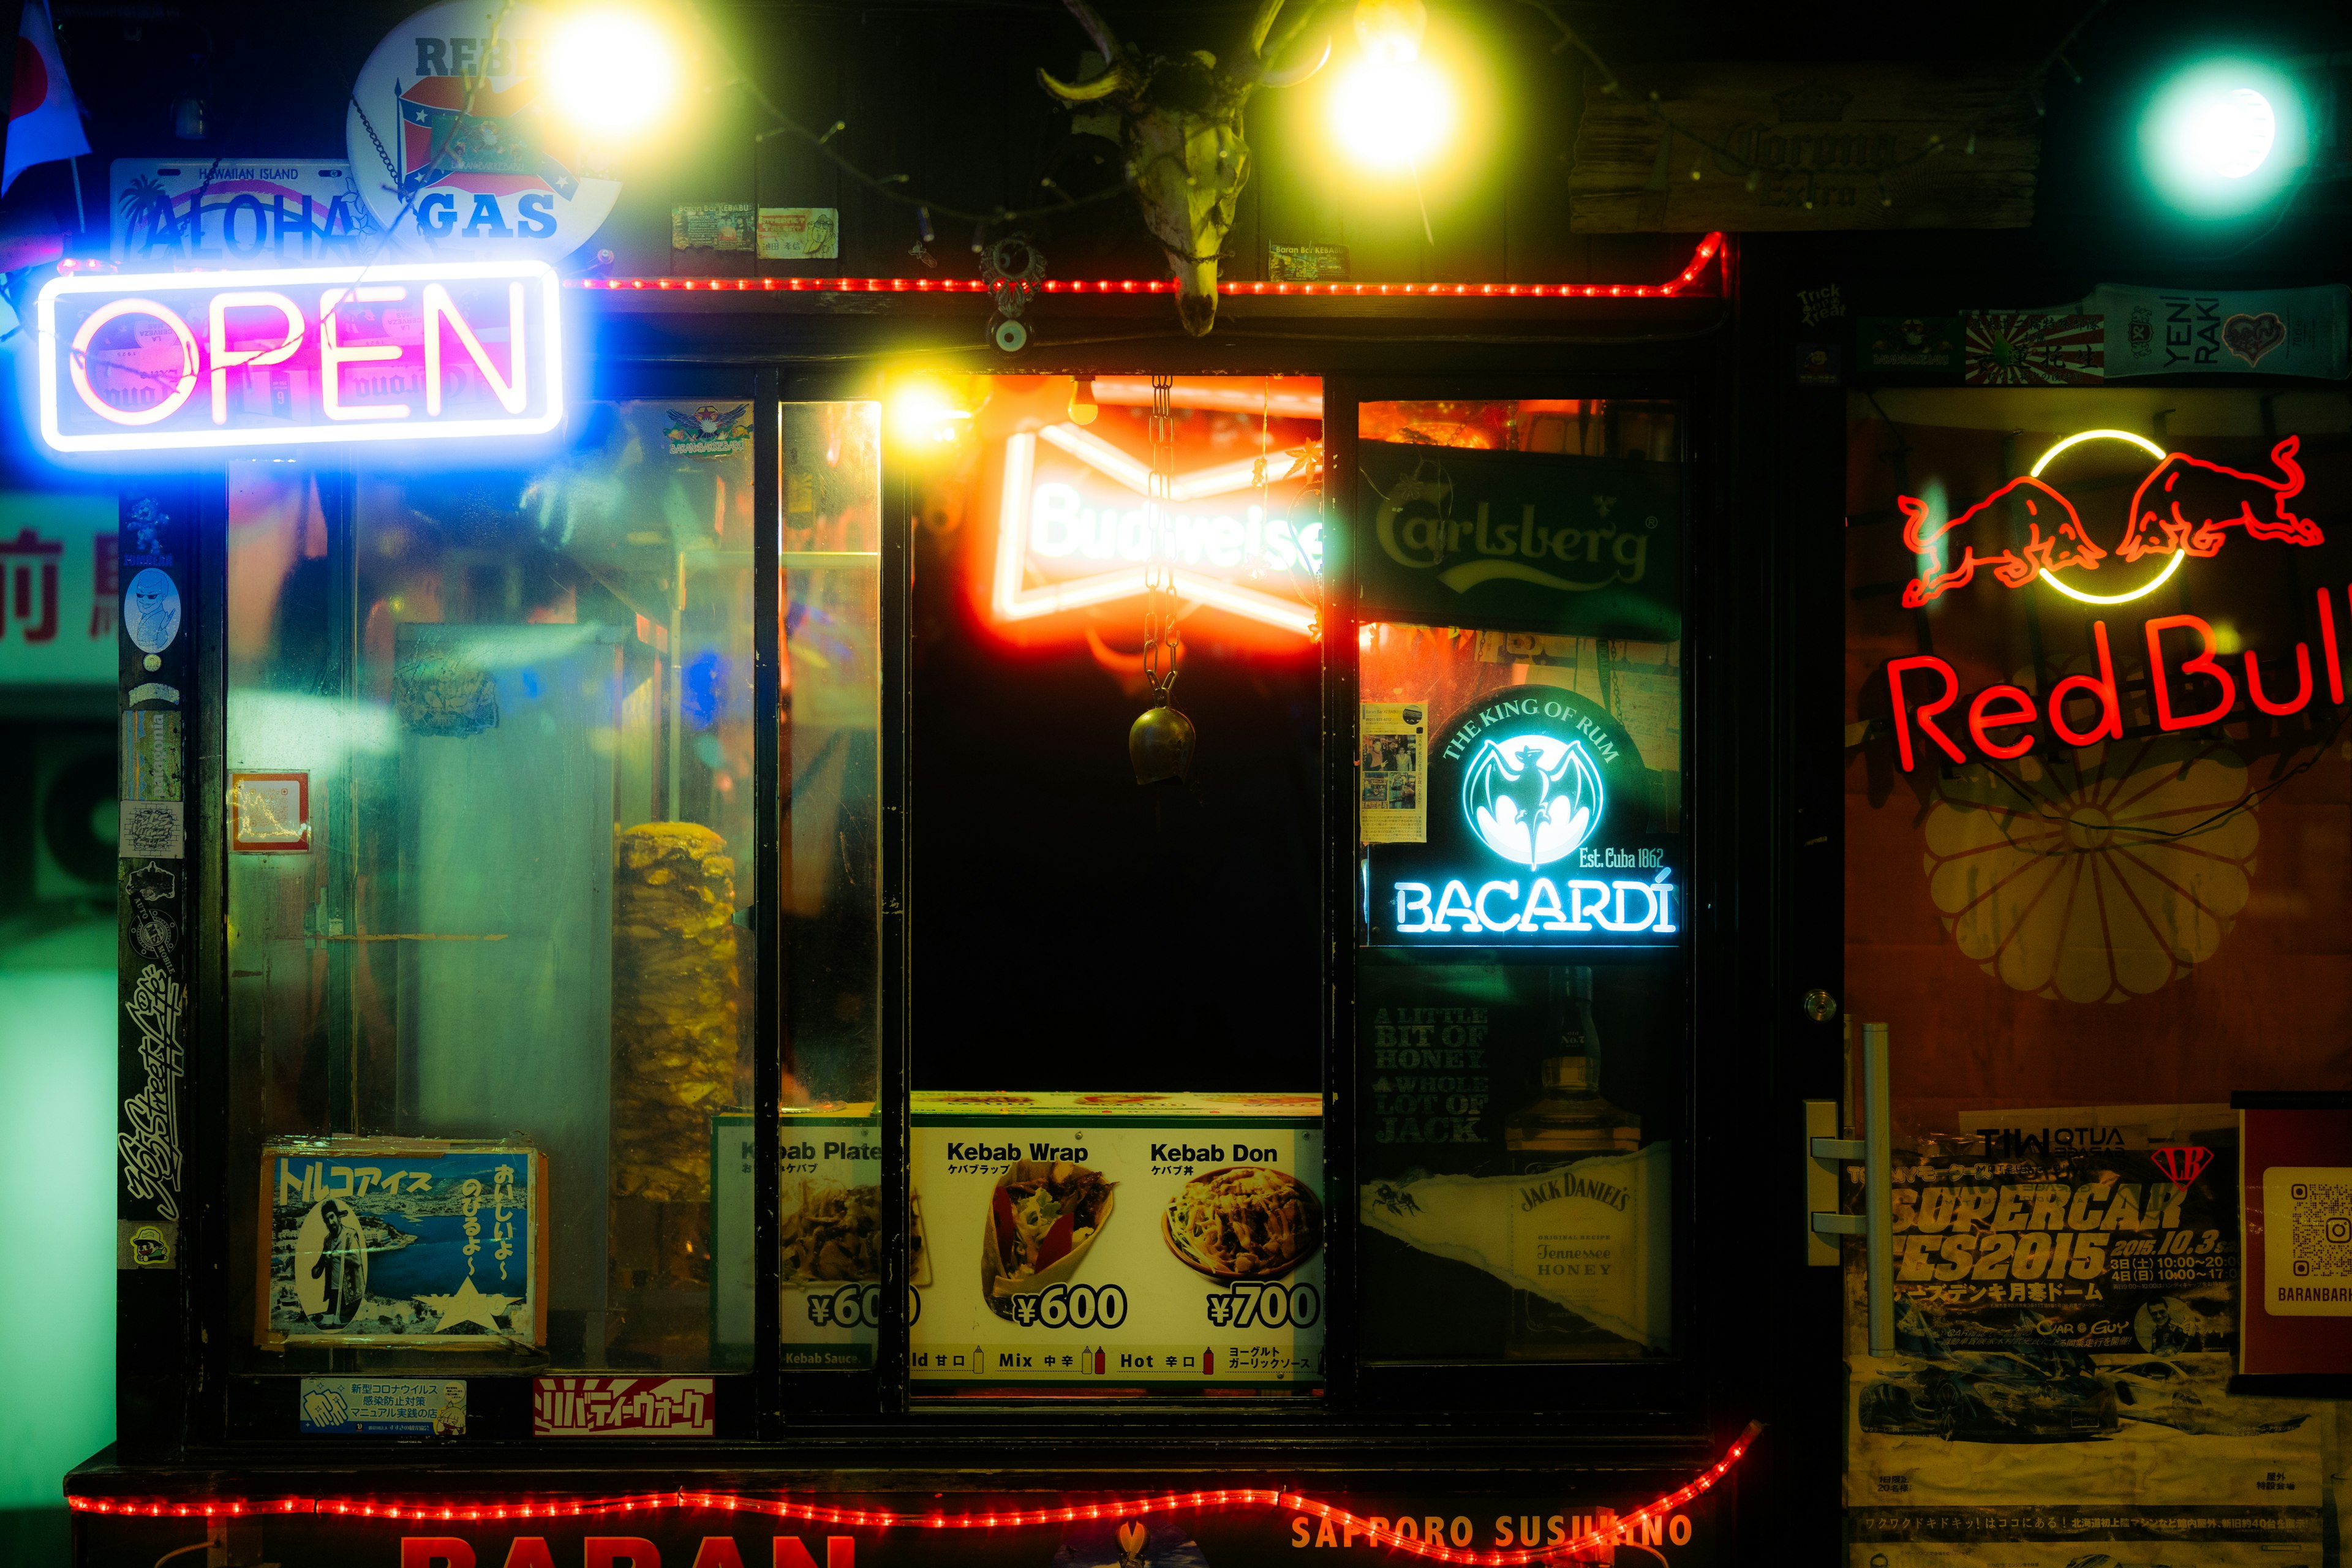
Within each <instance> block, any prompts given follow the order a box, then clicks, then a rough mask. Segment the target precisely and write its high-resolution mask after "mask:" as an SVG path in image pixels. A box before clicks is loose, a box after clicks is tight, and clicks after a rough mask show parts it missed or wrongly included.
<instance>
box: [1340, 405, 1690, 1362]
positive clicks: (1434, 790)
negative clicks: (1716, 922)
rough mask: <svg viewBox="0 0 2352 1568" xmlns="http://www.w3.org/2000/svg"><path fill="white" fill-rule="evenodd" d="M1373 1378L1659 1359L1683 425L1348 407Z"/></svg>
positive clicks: (1675, 909) (1552, 410)
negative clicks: (1426, 1368)
mask: <svg viewBox="0 0 2352 1568" xmlns="http://www.w3.org/2000/svg"><path fill="white" fill-rule="evenodd" d="M1357 427H1358V437H1359V446H1358V470H1359V471H1358V474H1357V476H1356V486H1357V490H1356V502H1357V527H1358V533H1357V540H1356V548H1355V552H1354V554H1355V559H1356V565H1357V577H1358V596H1359V602H1360V607H1361V615H1362V617H1363V618H1362V622H1361V624H1360V626H1359V628H1358V633H1357V637H1358V645H1359V647H1358V654H1359V666H1358V668H1359V694H1360V699H1361V703H1362V707H1361V712H1360V720H1359V731H1358V755H1357V764H1358V773H1357V778H1358V814H1357V839H1358V843H1359V847H1360V848H1359V853H1360V874H1361V877H1362V904H1361V908H1360V931H1359V940H1360V944H1361V945H1360V954H1359V959H1358V966H1357V980H1356V984H1357V994H1356V1012H1357V1018H1358V1022H1359V1043H1358V1063H1359V1070H1360V1073H1361V1074H1362V1078H1363V1081H1362V1082H1361V1084H1360V1092H1359V1093H1358V1095H1357V1097H1356V1103H1357V1105H1358V1107H1359V1117H1360V1121H1359V1130H1358V1136H1359V1159H1360V1163H1361V1170H1362V1179H1363V1182H1364V1193H1363V1202H1362V1205H1361V1214H1362V1216H1363V1221H1364V1226H1365V1231H1366V1234H1365V1236H1364V1238H1363V1250H1362V1254H1361V1256H1362V1270H1363V1286H1364V1295H1363V1311H1364V1320H1363V1322H1362V1325H1361V1344H1362V1348H1363V1353H1364V1355H1365V1357H1366V1359H1367V1360H1368V1361H1370V1362H1373V1363H1381V1362H1416V1361H1436V1362H1445V1361H1457V1362H1459V1361H1469V1362H1475V1361H1503V1360H1523V1361H1585V1360H1630V1359H1640V1358H1643V1357H1656V1356H1661V1355H1664V1354H1667V1353H1669V1352H1671V1350H1672V1348H1673V1336H1672V1319H1673V1313H1672V1293H1671V1289H1670V1287H1671V1272H1672V1271H1671V1268H1670V1263H1671V1258H1670V1251H1671V1245H1670V1238H1671V1233H1672V1228H1673V1226H1672V1215H1673V1194H1674V1190H1675V1141H1676V1139H1677V1137H1678V1135H1679V1134H1678V1131H1677V1124H1678V1121H1679V1117H1680V1113H1681V1112H1680V1107H1681V1100H1682V1095H1681V1090H1680V1087H1679V1086H1680V1082H1681V1078H1682V1070H1681V1064H1682V1062H1683V1060H1684V1058H1685V1052H1686V1048H1687V1047H1686V1043H1685V1031H1684V1026H1683V1024H1682V1021H1681V1018H1682V1010H1681V1002H1680V998H1681V994H1682V990H1683V976H1684V966H1683V960H1682V952H1683V948H1684V931H1685V927H1686V926H1687V923H1688V921H1687V918H1686V915H1685V906H1684V901H1683V900H1684V887H1685V869H1686V864H1685V855H1684V848H1683V835H1682V798H1683V747H1682V728H1683V703H1684V689H1683V679H1682V664H1683V648H1682V559H1683V510H1682V494H1683V480H1682V471H1681V467H1680V463H1679V460H1678V459H1679V456H1680V449H1679V439H1680V437H1679V431H1680V415H1679V411H1678V410H1677V409H1676V408H1675V406H1673V405H1664V404H1630V405H1629V404H1618V403H1610V402H1604V401H1600V400H1577V399H1550V400H1538V399H1521V400H1485V401H1481V400H1459V401H1444V402H1440V401H1428V402H1391V403H1366V404H1363V405H1360V406H1359V408H1358V411H1357Z"/></svg>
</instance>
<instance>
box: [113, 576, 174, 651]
mask: <svg viewBox="0 0 2352 1568" xmlns="http://www.w3.org/2000/svg"><path fill="white" fill-rule="evenodd" d="M122 629H123V630H124V631H126V632H129V633H130V634H131V642H132V644H133V645H134V646H136V647H138V649H139V651H140V652H142V653H162V652H163V650H164V649H165V648H167V647H171V646H172V639H173V638H174V637H178V636H179V635H180V588H179V584H176V583H173V581H172V579H171V576H170V574H167V573H163V572H160V571H157V570H156V569H155V568H154V567H152V566H150V567H148V568H147V569H146V570H145V571H143V572H142V573H140V574H139V575H137V576H136V577H133V578H132V579H131V586H130V587H129V588H128V589H127V590H125V591H124V593H123V595H122Z"/></svg>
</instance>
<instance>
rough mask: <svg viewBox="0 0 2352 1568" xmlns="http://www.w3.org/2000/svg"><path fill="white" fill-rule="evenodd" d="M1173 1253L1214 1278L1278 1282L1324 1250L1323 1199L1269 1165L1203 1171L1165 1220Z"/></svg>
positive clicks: (1163, 1227)
mask: <svg viewBox="0 0 2352 1568" xmlns="http://www.w3.org/2000/svg"><path fill="white" fill-rule="evenodd" d="M1160 1233H1161V1234H1162V1235H1163V1236H1165V1237H1167V1238H1168V1250H1169V1251H1171V1252H1173V1253H1174V1254H1175V1255H1176V1257H1177V1258H1178V1260H1179V1261H1181V1262H1182V1263H1183V1264H1184V1265H1185V1266H1186V1267H1187V1268H1194V1269H1198V1270H1199V1271H1200V1272H1201V1273H1202V1274H1205V1275H1207V1276H1209V1278H1211V1279H1227V1280H1231V1279H1280V1278H1281V1277H1282V1276H1283V1275H1285V1274H1287V1273H1289V1272H1290V1271H1291V1270H1292V1269H1294V1268H1297V1267H1298V1266H1299V1265H1300V1264H1302V1263H1304V1262H1306V1261H1307V1259H1308V1258H1312V1257H1313V1256H1315V1253H1316V1250H1317V1249H1318V1247H1321V1246H1322V1245H1323V1201H1322V1200H1321V1199H1320V1198H1318V1197H1317V1196H1316V1195H1315V1193H1314V1190H1313V1189H1312V1188H1310V1187H1309V1186H1307V1184H1306V1183H1304V1182H1302V1181H1300V1180H1299V1179H1298V1178H1297V1177H1296V1176H1293V1175H1290V1174H1289V1173H1286V1172H1283V1171H1276V1170H1274V1169H1271V1168H1270V1167H1268V1166H1265V1165H1224V1166H1221V1167H1219V1168H1218V1169H1216V1170H1213V1171H1204V1172H1202V1173H1201V1174H1200V1175H1197V1176H1195V1177H1193V1178H1192V1180H1191V1181H1189V1182H1187V1183H1185V1184H1183V1185H1182V1186H1181V1187H1179V1188H1178V1189H1177V1190H1176V1195H1175V1196H1174V1197H1172V1198H1171V1199H1169V1200H1168V1212H1167V1213H1166V1214H1164V1215H1160Z"/></svg>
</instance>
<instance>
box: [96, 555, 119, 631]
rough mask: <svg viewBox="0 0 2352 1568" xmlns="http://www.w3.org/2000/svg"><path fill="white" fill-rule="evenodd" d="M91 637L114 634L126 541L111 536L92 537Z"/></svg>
mask: <svg viewBox="0 0 2352 1568" xmlns="http://www.w3.org/2000/svg"><path fill="white" fill-rule="evenodd" d="M89 554H90V561H89V635H90V636H91V637H112V636H113V635H114V599H115V595H118V594H120V593H121V592H122V541H121V538H119V537H118V536H116V535H114V534H111V533H99V534H93V535H91V536H90V541H89Z"/></svg>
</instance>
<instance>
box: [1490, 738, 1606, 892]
mask: <svg viewBox="0 0 2352 1568" xmlns="http://www.w3.org/2000/svg"><path fill="white" fill-rule="evenodd" d="M1606 800H1607V795H1606V792H1605V790H1604V789H1603V787H1602V785H1601V767H1600V764H1599V763H1595V762H1594V761H1593V760H1592V753H1591V752H1589V751H1587V750H1586V749H1585V746H1584V742H1581V741H1572V740H1561V739H1560V738H1559V737H1558V736H1555V735H1547V734H1543V733H1541V732H1540V731H1528V732H1523V733H1520V734H1517V735H1513V736H1511V737H1510V738H1509V739H1507V740H1500V741H1498V740H1495V739H1493V738H1492V737H1489V738H1488V739H1486V740H1484V741H1481V742H1479V743H1478V749H1477V751H1476V752H1473V753H1472V755H1471V758H1470V762H1469V765H1468V766H1466V767H1465V768H1464V769H1463V770H1462V815H1463V816H1465V818H1467V819H1468V821H1469V824H1470V830H1471V831H1472V832H1473V833H1475V834H1476V835H1477V836H1478V841H1479V842H1480V843H1481V844H1484V845H1485V846H1486V847H1487V848H1489V849H1491V850H1493V851H1494V852H1495V853H1496V855H1499V856H1501V857H1502V858H1504V859H1506V860H1508V861H1510V862H1511V863H1512V864H1513V865H1517V866H1525V867H1526V868H1528V869H1529V870H1530V871H1533V870H1538V869H1540V868H1543V867H1545V866H1548V865H1549V864H1551V863H1552V862H1553V861H1555V860H1558V859H1559V858H1562V857H1564V856H1566V855H1568V854H1570V853H1571V852H1572V851H1574V850H1575V849H1576V848H1577V847H1579V846H1580V845H1582V844H1583V842H1584V841H1585V840H1586V839H1588V838H1590V837H1592V830H1593V829H1594V828H1596V827H1598V826H1600V825H1601V809H1602V807H1603V806H1604V805H1605V804H1606Z"/></svg>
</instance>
